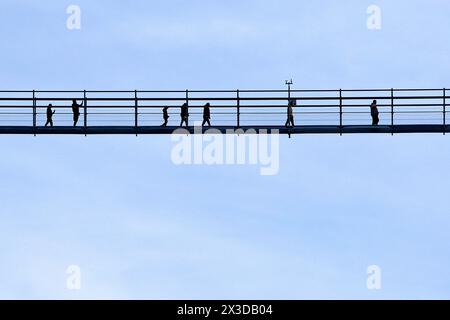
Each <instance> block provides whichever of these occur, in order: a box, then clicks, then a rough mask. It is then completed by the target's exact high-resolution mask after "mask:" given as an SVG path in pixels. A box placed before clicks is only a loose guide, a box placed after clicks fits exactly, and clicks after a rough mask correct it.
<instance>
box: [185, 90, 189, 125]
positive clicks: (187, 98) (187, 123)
mask: <svg viewBox="0 0 450 320" xmlns="http://www.w3.org/2000/svg"><path fill="white" fill-rule="evenodd" d="M186 104H187V109H188V116H187V117H186V127H188V128H189V90H188V89H186Z"/></svg>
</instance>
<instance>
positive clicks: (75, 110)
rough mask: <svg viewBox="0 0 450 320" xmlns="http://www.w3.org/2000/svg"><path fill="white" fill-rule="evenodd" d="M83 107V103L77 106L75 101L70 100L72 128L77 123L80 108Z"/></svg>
mask: <svg viewBox="0 0 450 320" xmlns="http://www.w3.org/2000/svg"><path fill="white" fill-rule="evenodd" d="M81 106H83V102H82V103H81V104H77V100H75V99H73V100H72V111H73V126H74V127H76V126H77V123H78V119H79V118H80V107H81Z"/></svg>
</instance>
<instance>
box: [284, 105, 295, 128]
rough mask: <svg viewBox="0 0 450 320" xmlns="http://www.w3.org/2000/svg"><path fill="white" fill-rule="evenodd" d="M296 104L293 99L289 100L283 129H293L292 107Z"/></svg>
mask: <svg viewBox="0 0 450 320" xmlns="http://www.w3.org/2000/svg"><path fill="white" fill-rule="evenodd" d="M296 104H297V102H296V101H295V100H293V99H291V100H289V102H288V107H287V120H286V123H285V127H294V126H295V124H294V110H293V107H294V106H295V105H296Z"/></svg>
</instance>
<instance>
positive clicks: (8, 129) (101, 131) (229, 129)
mask: <svg viewBox="0 0 450 320" xmlns="http://www.w3.org/2000/svg"><path fill="white" fill-rule="evenodd" d="M177 129H183V130H187V131H189V132H190V133H191V134H214V133H218V132H220V133H229V134H232V133H234V132H236V130H239V129H240V130H242V131H244V132H245V133H250V134H252V133H265V132H267V133H271V132H272V133H274V132H279V133H280V134H341V133H342V134H355V133H360V134H361V133H367V134H369V133H389V134H391V133H395V134H398V133H445V132H450V125H446V126H443V125H394V126H383V125H381V126H375V127H374V126H357V125H354V126H342V127H339V126H320V125H318V126H296V127H293V128H286V127H284V126H242V127H240V128H237V127H233V126H219V127H211V128H209V127H203V128H201V127H195V128H194V127H188V128H186V127H183V128H180V127H155V126H138V127H134V126H88V127H69V126H61V127H53V128H51V127H41V126H37V127H33V126H0V134H39V135H48V134H69V135H85V134H88V135H110V134H123V135H126V134H133V135H135V134H138V135H148V134H172V133H174V132H175V130H177ZM242 131H237V133H239V132H242ZM178 132H179V133H183V132H185V131H178Z"/></svg>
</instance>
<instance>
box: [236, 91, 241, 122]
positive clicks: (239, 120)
mask: <svg viewBox="0 0 450 320" xmlns="http://www.w3.org/2000/svg"><path fill="white" fill-rule="evenodd" d="M236 105H237V115H236V117H237V127H238V128H240V126H241V98H240V96H239V89H237V90H236Z"/></svg>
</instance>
